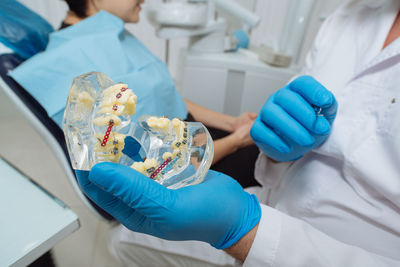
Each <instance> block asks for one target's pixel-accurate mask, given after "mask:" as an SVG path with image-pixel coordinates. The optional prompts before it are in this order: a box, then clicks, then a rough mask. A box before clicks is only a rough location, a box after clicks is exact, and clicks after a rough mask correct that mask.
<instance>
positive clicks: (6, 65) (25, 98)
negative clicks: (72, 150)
mask: <svg viewBox="0 0 400 267" xmlns="http://www.w3.org/2000/svg"><path fill="white" fill-rule="evenodd" d="M23 61H24V60H23V59H22V58H21V57H19V56H18V55H16V54H2V55H0V77H1V78H2V79H3V81H4V82H5V83H6V84H7V85H8V86H9V87H10V88H11V90H12V91H13V92H14V93H15V94H16V95H17V96H18V98H19V99H20V100H21V101H22V102H23V103H24V104H25V106H26V107H27V108H28V109H29V110H30V111H31V113H32V114H33V115H34V116H35V117H36V118H37V119H38V120H39V121H40V122H41V123H42V124H43V126H45V128H46V129H47V131H48V132H49V133H50V134H51V135H52V136H53V137H54V138H55V140H57V142H58V144H59V146H60V147H61V148H62V151H63V152H64V154H65V158H66V159H67V161H68V164H69V166H70V168H71V170H72V171H73V169H72V165H71V162H70V159H69V155H68V150H67V146H66V142H65V137H64V133H63V131H62V130H61V129H60V127H58V125H57V124H56V123H55V122H54V121H53V120H52V119H51V118H50V117H49V116H48V115H47V112H46V110H45V109H44V108H43V107H42V106H41V105H40V104H39V102H38V101H36V100H35V99H34V98H33V97H32V96H31V95H30V94H29V93H28V92H27V91H26V90H25V89H24V88H22V87H21V86H20V85H19V84H18V83H17V82H16V81H14V80H13V79H12V78H11V77H10V76H8V75H7V74H8V73H9V72H10V71H11V70H13V69H14V68H16V67H17V66H18V65H19V64H21V63H22V62H23ZM73 173H75V172H74V171H73ZM75 180H76V177H75ZM87 200H88V201H89V203H90V204H91V205H92V207H93V208H94V209H95V210H96V211H97V213H98V214H99V215H100V216H101V217H103V218H104V219H105V220H108V221H110V220H113V217H112V216H110V215H109V214H108V213H106V212H105V211H104V210H102V209H101V208H100V207H98V206H97V205H96V204H95V203H94V202H92V201H91V200H90V199H88V198H87Z"/></svg>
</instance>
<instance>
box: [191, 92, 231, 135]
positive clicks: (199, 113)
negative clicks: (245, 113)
mask: <svg viewBox="0 0 400 267" xmlns="http://www.w3.org/2000/svg"><path fill="white" fill-rule="evenodd" d="M185 102H186V105H187V108H188V110H189V112H190V114H192V116H193V117H194V118H195V120H196V121H198V122H201V123H203V124H204V125H205V126H208V127H212V128H216V129H220V130H224V131H226V132H230V133H231V132H233V130H234V124H235V119H236V118H235V117H232V116H230V115H226V114H222V113H219V112H215V111H213V110H210V109H207V108H205V107H202V106H199V105H197V104H195V103H193V102H191V101H189V100H187V99H185Z"/></svg>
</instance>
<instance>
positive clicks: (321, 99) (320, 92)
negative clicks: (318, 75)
mask: <svg viewBox="0 0 400 267" xmlns="http://www.w3.org/2000/svg"><path fill="white" fill-rule="evenodd" d="M288 86H289V88H290V89H291V90H293V91H294V92H297V93H298V94H300V95H301V96H302V97H304V99H305V100H307V101H308V102H309V103H310V104H312V105H314V106H317V107H321V108H329V107H330V106H331V105H334V103H335V102H336V101H335V97H334V96H333V94H332V93H331V92H330V91H328V90H327V89H326V88H325V87H324V86H323V85H322V84H320V83H319V82H318V81H317V80H315V79H314V78H313V77H311V76H301V77H299V78H297V79H296V80H294V81H293V82H291V83H290V84H289V85H288Z"/></svg>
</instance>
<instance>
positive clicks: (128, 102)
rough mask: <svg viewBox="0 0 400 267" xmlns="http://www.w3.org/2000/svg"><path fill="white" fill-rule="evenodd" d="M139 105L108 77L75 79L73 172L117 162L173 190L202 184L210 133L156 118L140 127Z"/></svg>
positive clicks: (67, 124)
mask: <svg viewBox="0 0 400 267" xmlns="http://www.w3.org/2000/svg"><path fill="white" fill-rule="evenodd" d="M137 101H138V99H137V97H136V95H135V94H134V92H133V91H132V90H131V89H129V88H128V85H127V84H123V83H118V84H115V83H114V82H113V81H112V80H111V79H110V78H108V77H107V76H106V75H105V74H103V73H99V72H91V73H88V74H84V75H81V76H79V77H76V78H75V79H74V80H73V82H72V85H71V89H70V93H69V97H68V102H67V106H66V109H65V113H64V121H63V127H64V133H65V137H66V141H67V147H68V152H69V155H70V158H71V162H72V166H73V168H74V169H77V170H90V169H91V168H92V167H93V166H94V165H95V164H97V163H100V162H115V163H120V164H123V165H126V166H130V167H131V168H133V169H135V170H136V171H138V172H140V173H142V174H144V175H146V176H147V177H149V178H151V179H153V180H155V181H157V182H159V183H160V184H162V185H164V186H166V187H169V188H179V187H182V186H186V185H192V184H197V183H200V182H201V181H202V180H203V179H204V176H205V174H206V173H207V171H208V169H209V167H210V165H211V162H212V157H213V154H214V151H213V142H212V139H211V137H210V135H209V133H208V131H207V129H206V128H205V127H204V126H203V125H202V124H201V123H190V122H183V121H181V120H180V119H177V118H174V119H172V120H170V119H168V118H165V117H155V116H142V117H141V118H139V120H138V122H137V123H135V122H133V121H132V120H131V117H132V116H133V115H134V114H135V113H136V104H137ZM139 101H140V99H139Z"/></svg>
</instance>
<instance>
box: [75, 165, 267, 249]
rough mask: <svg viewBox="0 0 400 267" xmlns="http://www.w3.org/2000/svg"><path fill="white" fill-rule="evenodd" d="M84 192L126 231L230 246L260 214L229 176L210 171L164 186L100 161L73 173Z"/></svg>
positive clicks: (245, 232) (247, 195)
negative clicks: (199, 179)
mask: <svg viewBox="0 0 400 267" xmlns="http://www.w3.org/2000/svg"><path fill="white" fill-rule="evenodd" d="M77 176H78V181H79V183H80V185H81V187H82V189H83V191H84V192H85V193H86V194H87V195H88V196H89V197H90V198H91V199H92V200H93V201H94V202H96V203H97V204H98V205H99V206H101V207H102V208H103V209H104V210H105V211H107V212H108V213H109V214H110V215H112V216H113V217H114V218H116V219H117V220H118V221H120V222H121V223H122V224H123V225H125V226H126V227H127V228H129V229H130V230H133V231H135V232H141V233H145V234H150V235H153V236H156V237H160V238H163V239H167V240H199V241H204V242H207V243H209V244H211V245H212V246H214V247H216V248H218V249H225V248H228V247H230V246H232V245H234V244H235V243H236V242H237V241H239V240H240V239H241V238H242V237H243V236H245V235H246V234H247V233H248V232H249V231H250V230H251V229H253V228H254V227H255V226H256V225H257V224H258V222H259V220H260V218H261V208H260V204H259V202H258V200H257V198H256V197H255V196H254V195H250V194H249V193H247V192H245V191H243V189H242V187H241V186H240V185H239V184H238V183H237V182H236V181H235V180H233V179H232V178H230V177H229V176H226V175H224V174H221V173H218V172H214V171H209V172H208V174H207V176H206V178H205V180H204V182H203V183H201V184H198V185H193V186H188V187H184V188H180V189H177V190H171V189H167V188H166V187H164V186H162V185H160V184H158V183H157V182H155V181H153V180H151V179H149V178H148V177H146V176H144V175H143V174H141V173H139V172H137V171H135V170H133V169H131V168H129V167H126V166H123V165H118V164H115V163H100V164H97V165H95V166H94V167H93V168H92V170H91V171H90V174H89V172H87V171H77Z"/></svg>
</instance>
